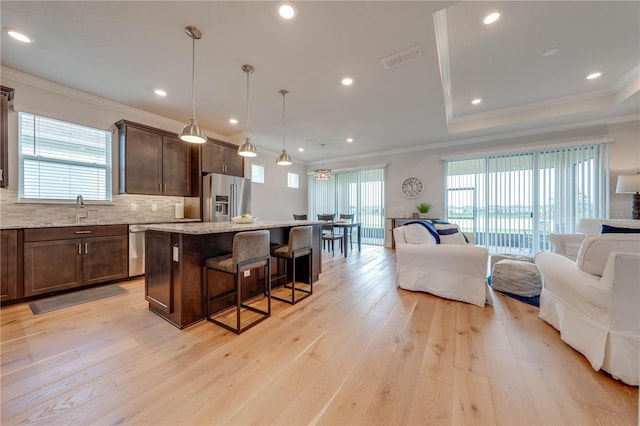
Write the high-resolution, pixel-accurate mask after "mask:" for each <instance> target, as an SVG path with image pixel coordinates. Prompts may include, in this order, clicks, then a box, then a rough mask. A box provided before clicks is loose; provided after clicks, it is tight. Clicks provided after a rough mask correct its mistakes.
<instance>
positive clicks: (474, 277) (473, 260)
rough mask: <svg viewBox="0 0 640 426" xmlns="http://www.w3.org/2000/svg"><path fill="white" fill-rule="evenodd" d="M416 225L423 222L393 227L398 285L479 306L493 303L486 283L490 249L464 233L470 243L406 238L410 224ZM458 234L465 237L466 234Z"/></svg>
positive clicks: (411, 225)
mask: <svg viewBox="0 0 640 426" xmlns="http://www.w3.org/2000/svg"><path fill="white" fill-rule="evenodd" d="M417 226H418V227H419V226H420V225H417V224H410V225H405V226H400V227H398V228H395V229H394V230H393V234H394V238H395V243H396V261H397V284H398V286H399V287H400V288H403V289H406V290H412V291H424V292H427V293H431V294H433V295H436V296H439V297H443V298H445V299H452V300H459V301H462V302H467V303H472V304H474V305H477V306H484V305H485V303H488V304H490V305H492V304H493V299H492V298H491V292H490V290H489V286H488V285H487V261H488V258H489V252H488V251H487V249H486V248H484V247H475V246H473V235H470V234H464V235H465V237H466V239H467V240H468V241H469V242H468V243H465V242H464V241H463V240H462V241H456V242H457V243H456V244H452V243H449V244H436V243H435V242H430V241H422V242H420V241H416V240H415V239H412V238H409V239H407V236H409V234H410V230H411V227H413V229H414V230H417V229H418V228H415V227H417ZM408 229H409V231H408V232H407V233H405V231H407V230H408ZM459 235H460V238H462V237H461V236H462V235H463V234H462V233H460V234H459Z"/></svg>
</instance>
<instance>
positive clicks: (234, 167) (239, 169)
mask: <svg viewBox="0 0 640 426" xmlns="http://www.w3.org/2000/svg"><path fill="white" fill-rule="evenodd" d="M224 165H225V170H226V172H225V173H226V174H228V175H232V176H240V177H244V161H243V157H242V156H241V155H240V154H238V150H237V149H231V148H225V149H224Z"/></svg>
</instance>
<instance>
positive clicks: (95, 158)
mask: <svg viewBox="0 0 640 426" xmlns="http://www.w3.org/2000/svg"><path fill="white" fill-rule="evenodd" d="M18 122H19V124H18V143H19V147H20V150H19V157H20V165H21V167H20V185H19V198H20V199H37V200H75V199H76V197H77V196H78V195H82V197H83V198H84V199H85V200H93V201H110V200H111V132H109V131H105V130H100V129H94V128H91V127H86V126H81V125H78V124H73V123H67V122H64V121H59V120H54V119H51V118H46V117H41V116H37V115H33V114H29V113H24V112H21V113H19V116H18Z"/></svg>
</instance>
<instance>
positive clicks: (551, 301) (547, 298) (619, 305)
mask: <svg viewBox="0 0 640 426" xmlns="http://www.w3.org/2000/svg"><path fill="white" fill-rule="evenodd" d="M535 263H536V265H537V266H538V269H539V271H540V275H541V277H542V293H541V295H540V318H542V319H543V320H544V321H546V322H548V323H549V324H551V325H552V326H553V327H555V328H556V329H557V330H559V331H560V337H561V339H562V340H563V341H564V342H566V343H567V344H569V345H570V346H572V347H573V348H574V349H576V350H577V351H579V352H580V353H582V354H583V355H584V356H585V357H586V358H587V359H588V360H589V362H590V363H591V366H592V367H593V368H594V369H595V370H600V369H603V370H605V371H607V372H609V373H610V374H611V375H612V376H613V377H614V378H616V379H619V380H622V381H623V382H625V383H628V384H630V385H638V384H639V383H638V382H639V373H638V371H639V363H640V361H639V357H640V349H639V348H640V313H639V311H640V280H639V277H640V234H601V235H597V234H595V235H586V236H583V241H582V243H581V245H580V248H579V250H578V255H577V260H575V261H573V260H571V259H569V258H568V257H565V256H562V255H560V254H557V253H545V252H541V253H538V254H537V255H536V257H535Z"/></svg>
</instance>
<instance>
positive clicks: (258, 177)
mask: <svg viewBox="0 0 640 426" xmlns="http://www.w3.org/2000/svg"><path fill="white" fill-rule="evenodd" d="M251 182H253V183H264V166H261V165H260V164H252V165H251Z"/></svg>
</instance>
